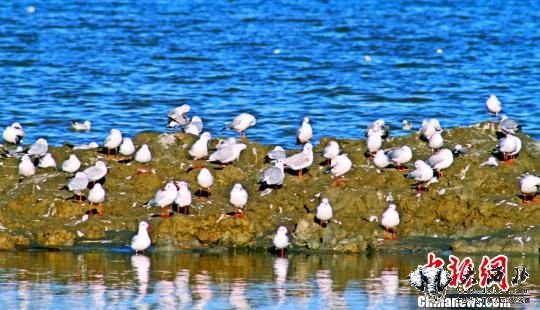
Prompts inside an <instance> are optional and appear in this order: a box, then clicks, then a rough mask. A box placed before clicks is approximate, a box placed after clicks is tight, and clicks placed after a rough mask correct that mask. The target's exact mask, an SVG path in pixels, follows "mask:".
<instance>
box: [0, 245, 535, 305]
mask: <svg viewBox="0 0 540 310" xmlns="http://www.w3.org/2000/svg"><path fill="white" fill-rule="evenodd" d="M473 260H474V261H475V262H476V261H478V262H480V258H479V257H478V258H473ZM424 263H425V257H424V256H413V255H410V256H409V255H407V256H406V255H397V256H391V255H379V254H376V255H371V256H366V255H319V254H317V255H314V254H312V255H309V254H290V255H288V257H287V258H278V257H274V256H271V255H269V254H266V253H255V254H253V253H252V254H250V253H238V254H235V253H227V254H161V253H159V254H151V255H149V256H144V255H138V256H135V255H131V254H125V253H110V252H109V253H107V252H105V253H104V252H99V253H96V252H86V253H73V252H1V253H0V289H1V291H2V294H0V303H1V304H2V308H4V309H14V308H19V309H46V308H54V309H75V308H77V309H79V308H81V307H83V308H87V309H103V308H107V309H111V308H121V309H125V308H138V309H147V308H152V309H173V308H174V309H177V308H207V309H231V308H238V309H246V308H250V307H251V308H288V309H327V308H345V307H347V308H353V309H365V308H367V309H385V308H388V309H392V308H398V307H399V308H401V309H403V308H409V307H415V306H416V304H417V296H418V292H417V291H415V290H413V289H411V287H410V285H409V284H408V282H407V280H406V276H407V275H408V274H409V272H411V271H412V270H414V269H415V268H416V266H417V265H418V264H424ZM514 265H523V266H526V267H527V268H528V269H527V270H528V272H529V273H530V276H531V277H530V279H529V284H528V286H527V287H529V288H530V289H531V291H532V293H533V294H535V295H538V283H540V278H539V277H540V263H539V261H538V258H537V257H527V258H519V257H518V258H511V260H510V263H509V267H510V268H512V266H514ZM533 283H535V284H534V285H533ZM529 306H531V307H533V308H534V307H538V306H539V304H538V303H537V300H536V301H535V300H533V303H531V304H529Z"/></svg>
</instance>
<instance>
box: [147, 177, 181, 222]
mask: <svg viewBox="0 0 540 310" xmlns="http://www.w3.org/2000/svg"><path fill="white" fill-rule="evenodd" d="M177 191H178V190H177V188H176V185H175V184H174V182H169V183H167V184H166V185H165V188H164V189H160V190H158V191H157V192H156V194H155V195H154V198H152V199H150V201H149V202H148V205H149V206H150V207H161V217H169V215H170V212H169V211H170V209H169V207H170V206H171V205H172V204H173V202H174V201H175V200H176V195H177ZM165 211H166V212H165Z"/></svg>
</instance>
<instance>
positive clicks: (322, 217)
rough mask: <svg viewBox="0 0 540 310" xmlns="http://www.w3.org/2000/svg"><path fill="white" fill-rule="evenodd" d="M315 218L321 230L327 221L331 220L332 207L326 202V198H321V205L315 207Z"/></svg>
mask: <svg viewBox="0 0 540 310" xmlns="http://www.w3.org/2000/svg"><path fill="white" fill-rule="evenodd" d="M315 218H317V220H319V222H320V223H321V226H322V228H325V227H326V224H327V223H328V221H329V220H330V219H331V218H332V206H331V205H330V203H329V202H328V199H327V198H323V199H322V200H321V203H320V204H319V205H318V206H317V213H315Z"/></svg>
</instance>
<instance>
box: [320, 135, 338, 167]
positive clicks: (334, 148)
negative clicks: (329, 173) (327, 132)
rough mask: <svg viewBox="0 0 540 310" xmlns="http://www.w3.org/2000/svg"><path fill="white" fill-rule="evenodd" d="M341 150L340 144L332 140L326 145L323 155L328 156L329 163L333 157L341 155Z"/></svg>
mask: <svg viewBox="0 0 540 310" xmlns="http://www.w3.org/2000/svg"><path fill="white" fill-rule="evenodd" d="M339 152H340V150H339V144H338V143H337V142H336V141H333V140H332V141H329V142H328V144H327V145H326V146H325V147H324V151H323V154H322V156H323V157H324V158H326V160H327V163H330V161H331V160H332V159H334V158H335V157H336V156H338V155H339Z"/></svg>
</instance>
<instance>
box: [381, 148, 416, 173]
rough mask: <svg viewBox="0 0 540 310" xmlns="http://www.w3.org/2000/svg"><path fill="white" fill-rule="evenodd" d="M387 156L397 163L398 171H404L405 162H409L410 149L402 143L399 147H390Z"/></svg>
mask: <svg viewBox="0 0 540 310" xmlns="http://www.w3.org/2000/svg"><path fill="white" fill-rule="evenodd" d="M387 155H388V158H390V160H391V161H392V162H393V163H395V164H397V169H398V171H405V170H407V167H405V165H404V164H405V163H407V162H409V161H410V160H411V159H412V150H411V148H410V147H408V146H407V145H404V146H402V147H400V148H395V149H391V150H389V151H388V152H387ZM401 165H403V167H401Z"/></svg>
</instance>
